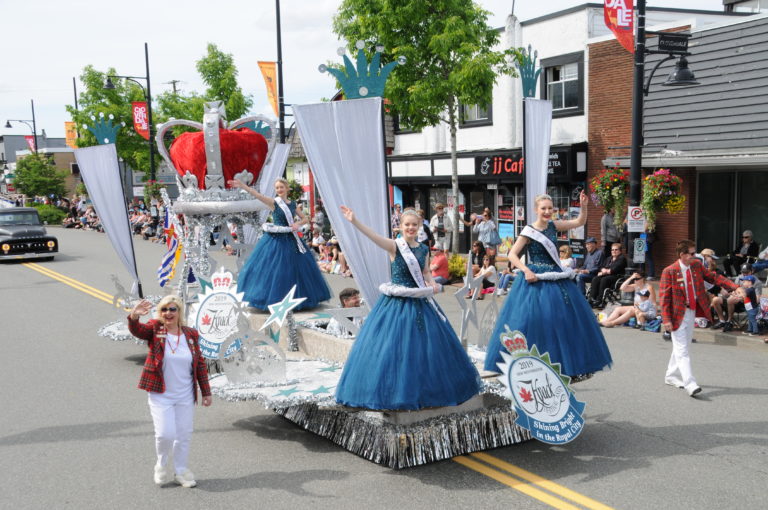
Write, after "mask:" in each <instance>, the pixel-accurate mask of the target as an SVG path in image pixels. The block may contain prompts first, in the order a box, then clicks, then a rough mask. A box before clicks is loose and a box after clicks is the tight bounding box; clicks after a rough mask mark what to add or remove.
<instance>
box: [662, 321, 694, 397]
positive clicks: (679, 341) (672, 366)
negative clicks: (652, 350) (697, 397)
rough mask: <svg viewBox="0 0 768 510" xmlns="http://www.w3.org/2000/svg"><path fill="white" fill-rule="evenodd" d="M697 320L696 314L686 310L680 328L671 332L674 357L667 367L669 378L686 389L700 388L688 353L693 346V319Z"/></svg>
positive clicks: (670, 358) (671, 357)
mask: <svg viewBox="0 0 768 510" xmlns="http://www.w3.org/2000/svg"><path fill="white" fill-rule="evenodd" d="M695 318H696V313H695V312H694V311H693V310H691V309H690V308H688V309H686V310H685V315H684V316H683V322H681V323H680V327H679V328H677V329H676V330H675V331H672V332H671V333H672V356H670V357H669V365H667V378H675V379H680V380H681V381H682V382H683V386H684V387H685V388H686V389H688V388H689V387H695V386H698V384H696V379H695V378H694V377H693V372H692V371H691V356H690V354H689V353H688V346H690V345H691V338H693V319H695Z"/></svg>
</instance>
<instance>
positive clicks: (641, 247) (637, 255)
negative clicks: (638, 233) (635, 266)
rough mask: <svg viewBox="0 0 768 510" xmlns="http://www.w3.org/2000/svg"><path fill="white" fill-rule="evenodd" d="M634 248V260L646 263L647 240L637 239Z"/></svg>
mask: <svg viewBox="0 0 768 510" xmlns="http://www.w3.org/2000/svg"><path fill="white" fill-rule="evenodd" d="M634 248H635V249H634V255H633V256H632V260H633V261H634V262H645V239H640V238H639V237H638V238H637V239H635V244H634Z"/></svg>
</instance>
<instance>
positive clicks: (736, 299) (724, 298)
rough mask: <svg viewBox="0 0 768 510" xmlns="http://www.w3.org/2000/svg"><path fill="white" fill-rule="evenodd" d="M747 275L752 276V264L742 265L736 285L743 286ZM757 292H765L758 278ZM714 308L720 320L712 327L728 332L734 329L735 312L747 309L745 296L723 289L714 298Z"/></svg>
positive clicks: (759, 293)
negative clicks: (724, 309) (742, 283)
mask: <svg viewBox="0 0 768 510" xmlns="http://www.w3.org/2000/svg"><path fill="white" fill-rule="evenodd" d="M747 276H752V266H751V265H749V264H744V265H743V266H741V275H740V276H739V277H738V278H736V285H739V286H741V282H742V281H743V280H744V278H745V277H747ZM755 292H756V293H757V294H758V295H761V294H762V293H763V286H762V284H761V283H760V281H759V280H756V285H755ZM723 304H725V305H726V312H727V316H724V314H723ZM712 308H714V309H715V313H716V314H717V319H718V322H716V323H715V324H714V326H712V329H720V328H723V333H728V332H729V331H733V316H734V314H737V313H742V312H744V311H745V308H744V298H743V297H741V296H740V295H738V294H736V293H733V292H731V293H729V292H725V291H723V292H721V294H720V295H719V296H717V297H716V298H714V299H713V300H712Z"/></svg>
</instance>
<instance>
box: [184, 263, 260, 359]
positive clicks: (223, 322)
mask: <svg viewBox="0 0 768 510" xmlns="http://www.w3.org/2000/svg"><path fill="white" fill-rule="evenodd" d="M233 281H234V280H233V277H232V273H230V272H228V271H225V270H224V268H222V269H220V270H219V272H217V273H214V274H212V275H211V284H212V287H208V288H206V291H205V294H198V303H197V304H195V305H193V306H192V313H191V320H190V322H191V323H192V327H194V328H195V329H196V330H197V331H198V333H199V334H200V350H201V351H202V353H203V357H205V358H207V359H219V350H220V348H221V345H222V344H223V343H224V341H225V340H228V339H230V337H234V338H233V341H232V343H231V344H230V345H229V347H228V348H227V350H226V352H225V353H224V357H228V356H231V355H232V354H234V353H235V352H237V351H238V350H240V347H241V346H242V341H243V338H240V337H247V335H246V334H245V331H242V330H241V329H242V328H241V326H240V324H241V321H240V316H241V314H242V313H243V312H242V310H243V308H244V306H246V305H244V303H243V293H242V292H237V284H233V283H232V282H233Z"/></svg>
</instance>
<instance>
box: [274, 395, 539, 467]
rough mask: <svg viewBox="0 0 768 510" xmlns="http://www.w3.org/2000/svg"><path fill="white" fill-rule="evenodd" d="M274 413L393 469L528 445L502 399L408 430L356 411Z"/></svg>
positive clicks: (306, 408)
mask: <svg viewBox="0 0 768 510" xmlns="http://www.w3.org/2000/svg"><path fill="white" fill-rule="evenodd" d="M275 412H276V413H277V414H279V415H281V416H283V417H284V418H286V419H287V420H290V421H292V422H294V423H296V424H297V425H299V426H300V427H302V428H304V429H306V430H308V431H310V432H313V433H315V434H317V435H319V436H322V437H325V438H327V439H330V440H331V441H333V442H334V443H336V444H338V445H340V446H341V447H343V448H345V449H346V450H348V451H350V452H352V453H354V454H356V455H359V456H360V457H363V458H364V459H367V460H370V461H372V462H375V463H377V464H382V465H385V466H387V467H390V468H393V469H402V468H407V467H413V466H420V465H423V464H428V463H430V462H437V461H440V460H445V459H450V458H451V457H455V456H457V455H464V454H467V453H471V452H476V451H482V450H488V449H491V448H498V447H500V446H507V445H511V444H516V443H522V442H524V441H528V440H530V439H531V434H530V432H528V431H527V430H526V429H524V428H522V427H520V426H518V425H517V424H515V419H516V418H517V413H516V412H515V410H514V408H513V407H512V406H511V403H510V402H509V401H508V400H506V399H503V400H502V399H500V400H499V402H498V404H496V405H493V406H491V407H485V408H482V409H478V410H475V411H470V412H466V413H454V414H448V415H445V416H439V417H435V418H430V419H427V420H424V421H420V422H417V423H415V424H411V425H395V424H391V423H386V422H382V421H379V420H374V419H372V418H370V417H369V416H366V414H367V413H366V412H361V411H360V410H358V409H339V408H326V409H324V408H322V407H318V406H317V405H315V404H309V403H308V404H302V405H297V406H291V407H288V408H284V409H276V410H275Z"/></svg>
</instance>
